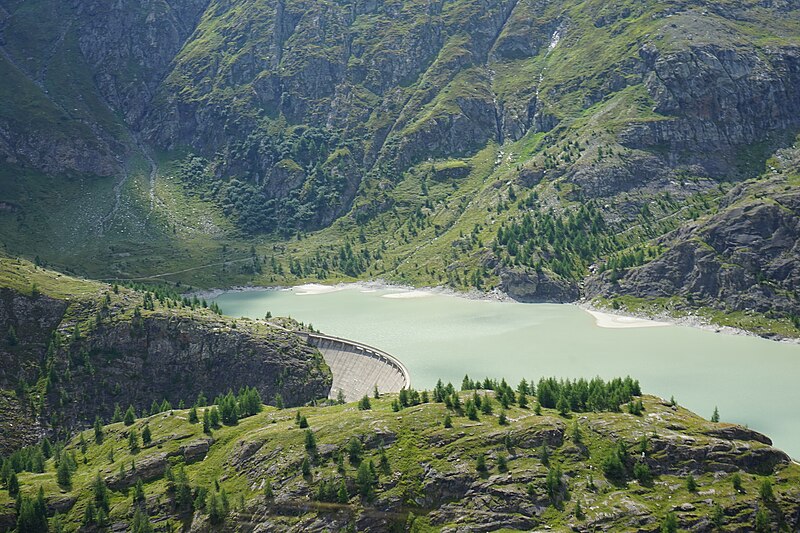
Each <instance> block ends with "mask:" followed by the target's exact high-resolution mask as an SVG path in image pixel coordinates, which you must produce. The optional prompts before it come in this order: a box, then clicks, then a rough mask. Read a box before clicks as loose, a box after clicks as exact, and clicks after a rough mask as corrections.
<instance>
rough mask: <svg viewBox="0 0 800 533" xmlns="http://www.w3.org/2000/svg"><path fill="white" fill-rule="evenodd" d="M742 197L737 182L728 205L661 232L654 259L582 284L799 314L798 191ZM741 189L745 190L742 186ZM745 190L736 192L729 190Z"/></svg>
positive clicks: (604, 291) (601, 290)
mask: <svg viewBox="0 0 800 533" xmlns="http://www.w3.org/2000/svg"><path fill="white" fill-rule="evenodd" d="M753 189H754V191H749V190H748V192H749V193H750V194H754V193H755V194H754V196H752V197H749V198H748V197H747V193H744V192H743V189H742V188H737V189H734V190H733V191H732V192H731V193H730V194H729V197H728V201H729V202H732V203H731V205H728V206H727V207H724V209H723V210H722V211H721V212H720V213H718V214H716V215H714V216H713V217H711V218H710V219H708V220H707V221H705V222H701V223H695V224H692V225H689V226H687V227H685V228H682V229H680V230H678V231H676V232H674V233H672V234H670V235H667V236H666V237H664V238H663V239H662V241H663V243H664V244H666V245H667V246H668V247H669V248H668V249H667V251H666V252H665V253H664V254H663V255H661V256H660V257H659V258H657V259H655V260H653V261H652V262H651V263H648V264H646V265H644V266H641V267H638V268H634V269H631V270H630V271H628V272H626V273H625V275H624V276H623V277H622V278H621V279H620V280H619V281H618V282H617V283H613V282H612V281H611V278H610V275H609V274H608V273H605V274H603V275H600V276H596V277H593V278H590V279H589V280H588V281H587V283H586V287H585V290H586V293H587V295H588V296H596V295H604V296H611V295H614V294H629V295H632V296H638V297H643V298H658V297H667V296H671V295H676V294H677V295H680V296H684V297H686V298H687V299H690V301H693V302H695V303H697V304H705V305H711V306H721V307H723V308H725V309H728V310H737V311H742V310H748V309H751V310H755V311H758V312H761V313H766V312H770V311H771V312H775V313H780V314H783V315H797V314H798V313H800V301H798V295H797V292H796V291H797V287H800V266H799V265H798V263H797V260H796V258H797V257H798V253H799V252H800V244H799V243H800V193H798V191H797V190H796V189H794V188H789V190H782V191H781V192H777V193H773V194H774V199H772V200H767V199H766V198H763V197H762V198H759V196H761V195H760V194H759V193H758V191H759V186H758V185H755V186H753ZM745 190H747V189H745ZM742 194H745V198H744V199H740V200H738V201H737V197H738V196H740V195H742Z"/></svg>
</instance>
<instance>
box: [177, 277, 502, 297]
mask: <svg viewBox="0 0 800 533" xmlns="http://www.w3.org/2000/svg"><path fill="white" fill-rule="evenodd" d="M348 289H357V290H359V291H360V292H365V293H370V292H377V291H391V292H389V293H388V294H384V295H383V296H382V297H384V298H390V299H398V300H401V299H407V298H424V297H427V296H434V295H442V296H453V297H456V298H465V299H467V300H485V301H491V302H514V301H515V300H514V299H512V298H509V297H508V296H507V295H506V294H505V293H503V292H502V291H492V292H488V293H487V292H481V291H477V290H475V289H472V290H470V291H467V292H459V291H455V290H453V289H451V288H449V287H414V286H412V285H398V284H396V283H390V282H388V281H384V280H380V279H378V280H371V281H354V282H347V283H345V282H342V283H336V284H333V285H325V284H322V283H305V284H303V285H291V286H284V285H279V286H273V287H257V286H252V285H248V286H237V287H230V288H228V289H209V290H204V291H197V292H194V293H192V294H193V295H195V296H197V297H198V298H205V299H206V300H211V299H213V298H216V297H218V296H219V295H221V294H223V293H226V292H251V291H293V292H295V293H296V294H297V295H299V296H307V295H315V294H327V293H331V292H337V291H343V290H348Z"/></svg>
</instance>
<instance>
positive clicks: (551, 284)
mask: <svg viewBox="0 0 800 533" xmlns="http://www.w3.org/2000/svg"><path fill="white" fill-rule="evenodd" d="M500 278H501V283H500V288H501V290H502V291H503V292H505V293H506V294H508V295H509V296H510V297H511V298H513V299H515V300H517V301H520V302H554V303H564V302H573V301H575V300H577V299H578V296H579V294H580V292H579V290H578V287H577V285H576V284H574V283H571V282H569V281H566V280H563V279H560V278H556V279H554V278H551V277H550V276H548V275H547V274H546V273H544V272H536V271H535V270H532V269H526V270H519V269H517V270H501V271H500Z"/></svg>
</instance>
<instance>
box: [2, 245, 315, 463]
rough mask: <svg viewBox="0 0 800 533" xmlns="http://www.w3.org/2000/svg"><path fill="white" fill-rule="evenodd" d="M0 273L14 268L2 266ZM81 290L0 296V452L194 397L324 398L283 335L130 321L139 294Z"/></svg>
mask: <svg viewBox="0 0 800 533" xmlns="http://www.w3.org/2000/svg"><path fill="white" fill-rule="evenodd" d="M2 268H3V271H4V272H5V273H7V272H8V271H9V269H14V268H15V266H14V265H13V264H12V262H11V261H8V260H3V265H2ZM19 268H26V267H25V264H22V265H21V266H20V267H19ZM35 276H36V277H35V278H34V279H37V278H42V277H48V278H49V277H51V276H52V274H51V273H46V272H45V271H41V270H40V271H38V272H36V273H35ZM86 285H87V286H88V287H89V288H91V289H94V290H96V292H95V293H94V294H93V295H78V296H77V297H75V296H73V297H68V298H64V297H51V296H48V295H47V294H36V295H31V294H23V293H20V292H19V291H18V290H15V289H14V288H8V287H6V288H2V289H0V331H3V332H7V331H9V328H10V327H11V326H13V327H14V329H15V331H16V335H17V339H18V341H17V343H16V344H14V345H9V342H8V341H7V340H6V339H4V342H3V343H2V344H0V362H1V363H2V364H0V389H4V393H3V404H4V406H5V407H7V409H4V413H3V416H4V418H5V419H6V422H7V423H4V424H0V443H2V446H0V451H7V450H8V449H9V448H15V447H17V446H19V445H21V444H26V443H27V444H29V443H31V442H34V441H36V440H38V438H40V437H41V436H42V435H43V434H44V433H45V432H52V431H57V432H58V434H65V433H68V432H69V431H71V430H73V429H76V428H83V427H87V426H89V425H91V424H92V423H93V422H94V418H95V416H98V415H99V416H100V417H101V418H102V419H104V420H109V419H110V418H111V416H112V414H113V411H114V406H115V405H117V404H118V405H119V406H121V408H122V409H123V411H124V410H125V409H126V408H127V406H128V405H133V406H134V407H135V408H136V410H137V412H141V411H142V410H144V409H149V408H150V406H151V404H152V402H153V401H154V400H156V401H158V402H159V403H160V402H161V401H162V400H164V399H166V400H168V401H169V402H170V403H171V404H172V405H173V406H177V405H178V404H179V403H180V402H181V401H183V402H184V403H186V404H187V405H190V404H192V403H194V401H195V399H196V398H197V397H198V395H199V394H200V393H203V394H204V395H205V396H206V397H207V398H209V399H210V400H211V399H213V398H214V397H216V396H217V395H220V394H223V395H224V394H225V393H227V392H228V391H229V390H233V391H234V392H235V391H238V390H239V389H240V388H241V387H246V386H248V387H255V388H256V389H258V391H259V393H260V394H261V397H262V399H263V400H264V402H266V403H274V400H275V396H276V394H280V395H281V397H282V399H283V401H284V402H285V403H286V404H287V405H300V404H304V403H306V402H308V401H311V400H314V399H316V398H320V397H323V398H324V397H326V396H327V395H328V391H329V389H330V385H331V375H330V370H329V369H328V367H327V365H325V363H324V360H323V359H322V356H321V355H320V354H319V352H318V351H317V350H316V349H315V348H313V347H311V346H309V345H307V344H306V343H305V342H303V341H302V340H301V339H300V338H299V337H298V336H296V335H294V334H292V333H290V332H288V331H285V330H281V329H278V328H274V327H270V326H267V325H266V324H263V323H256V322H251V321H247V320H240V321H236V322H237V323H234V322H235V321H233V320H231V319H227V318H222V317H218V316H216V315H214V314H213V313H211V312H210V311H208V310H189V309H187V308H182V309H168V308H166V307H163V306H161V305H159V306H157V307H156V309H155V310H152V311H147V310H142V311H140V312H141V317H140V318H139V317H136V316H135V315H134V314H133V312H134V307H138V306H141V305H142V295H141V294H140V293H136V292H133V291H130V290H127V289H122V290H121V291H120V294H119V295H113V293H111V291H110V288H109V287H108V286H102V285H100V284H97V285H93V284H89V283H86ZM93 292H94V291H93ZM104 294H110V295H113V297H112V300H111V301H112V303H111V304H110V306H108V307H103V306H102V304H101V303H100V302H101V298H103V295H104ZM98 316H100V317H101V318H100V319H98V318H97V317H98ZM76 328H78V330H80V334H79V335H78V336H76V333H75V331H76ZM53 339H55V341H54V342H51V340H53ZM48 350H49V352H48ZM23 382H24V383H25V389H22V388H21V386H20V383H23ZM15 390H16V391H17V392H16V393H12V392H10V391H15ZM6 393H8V394H6ZM33 413H35V414H33Z"/></svg>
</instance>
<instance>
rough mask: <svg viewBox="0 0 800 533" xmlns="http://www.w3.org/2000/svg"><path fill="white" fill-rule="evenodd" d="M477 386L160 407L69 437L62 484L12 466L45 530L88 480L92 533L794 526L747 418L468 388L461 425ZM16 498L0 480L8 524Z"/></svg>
mask: <svg viewBox="0 0 800 533" xmlns="http://www.w3.org/2000/svg"><path fill="white" fill-rule="evenodd" d="M475 394H476V393H475V392H474V391H462V392H461V393H459V397H460V400H461V402H462V408H461V409H457V408H448V407H446V406H445V404H443V403H437V402H433V401H431V402H429V403H419V404H417V405H410V406H409V407H406V408H402V409H401V410H400V411H399V412H398V411H395V410H394V408H393V404H396V403H397V402H398V396H397V395H384V396H382V397H381V398H380V399H374V398H373V399H370V404H371V409H369V410H362V409H360V408H359V407H358V406H357V404H355V403H352V404H344V405H332V406H325V407H304V408H302V409H300V410H299V411H296V410H294V409H291V410H290V409H285V410H278V409H275V408H272V407H267V408H265V409H264V410H263V411H262V412H260V413H258V414H255V415H253V416H249V417H247V418H242V419H240V420H239V421H238V423H237V424H236V425H232V426H228V425H223V426H220V427H219V428H216V429H210V430H209V431H208V432H207V433H204V432H203V423H202V418H203V417H202V411H203V408H200V417H199V418H200V422H198V423H191V422H190V421H189V420H188V418H189V416H190V413H189V412H188V411H187V410H170V411H168V412H163V413H159V414H156V415H153V416H150V417H147V418H143V419H137V420H135V422H134V423H133V424H132V425H130V426H127V425H125V424H123V423H116V424H111V425H108V426H105V427H104V428H103V429H102V434H103V437H102V442H101V443H97V442H96V441H95V436H94V435H95V434H94V432H93V431H91V430H89V431H85V432H83V434H81V435H76V436H75V437H73V438H72V439H71V440H70V441H69V442H68V443H67V444H66V447H65V448H64V451H63V452H60V453H61V458H60V460H61V461H68V460H69V459H68V457H74V459H75V460H76V463H77V466H76V469H75V471H74V473H73V474H72V475H71V483H70V484H69V485H66V484H62V486H59V484H58V483H57V479H56V472H55V470H56V468H55V465H54V460H55V459H48V460H47V461H46V462H45V463H44V472H43V473H38V474H34V473H28V472H21V473H20V474H19V475H18V481H19V482H20V485H21V489H20V491H21V494H22V495H23V496H25V497H30V498H35V495H36V492H37V491H38V490H39V487H42V488H43V490H44V495H45V501H46V505H47V508H48V509H49V514H50V515H52V514H53V511H54V510H55V509H58V512H59V514H58V518H53V517H51V518H50V522H51V525H52V524H54V522H55V521H59V522H60V523H61V524H62V527H63V530H64V531H72V530H76V529H78V528H79V525H80V524H81V522H82V521H84V517H85V516H87V514H86V508H87V506H89V505H94V504H95V501H96V500H95V489H94V488H93V486H94V485H95V484H96V483H97V481H96V480H97V479H100V480H104V481H103V484H104V485H105V486H107V487H109V488H108V489H107V490H108V497H107V501H108V512H107V513H104V517H102V520H103V521H104V522H103V523H105V524H108V525H107V526H100V527H99V530H105V528H106V527H110V526H111V525H112V524H115V525H114V527H115V528H116V527H118V526H120V527H122V525H123V524H130V523H131V520H132V519H133V518H132V517H133V515H134V512H135V511H136V510H137V509H139V510H141V512H142V513H144V514H145V515H146V516H149V520H150V521H151V522H152V523H153V527H154V528H155V529H156V530H158V531H186V530H190V529H191V530H192V531H195V530H203V531H205V530H224V531H233V530H241V531H253V530H261V529H259V528H263V527H265V526H269V527H270V528H276V529H293V530H298V531H299V530H305V531H308V530H311V531H318V530H319V531H321V530H329V529H331V528H332V529H350V530H364V529H380V530H397V531H401V530H411V531H438V530H440V529H452V528H454V527H455V528H480V529H483V528H491V529H504V530H516V529H525V530H528V529H532V528H537V527H547V528H548V529H550V528H552V529H553V530H556V531H568V530H577V531H597V530H601V531H620V530H628V529H641V530H645V531H655V530H657V529H659V528H660V527H662V526H663V525H664V524H667V523H669V522H671V521H673V520H674V522H673V523H674V524H675V527H676V528H677V527H679V528H681V529H684V528H686V529H692V530H712V529H715V528H716V529H715V530H719V531H734V530H736V531H741V530H743V529H746V530H754V529H758V530H762V531H778V530H781V531H782V530H786V531H789V530H793V529H794V528H795V527H797V519H798V518H797V517H798V514H797V513H798V504H800V492H798V487H800V469H798V467H797V465H796V464H793V463H790V462H789V460H788V458H786V456H785V455H783V454H782V453H780V452H777V451H775V450H773V449H772V448H770V447H769V446H767V445H766V444H763V442H764V441H765V439H764V437H763V436H760V435H758V434H757V433H754V432H752V431H749V430H746V429H745V428H742V427H738V426H732V425H730V424H725V423H712V422H708V421H705V420H703V419H701V418H699V417H698V416H696V415H694V414H693V413H691V412H688V411H686V410H685V409H683V408H681V407H678V406H673V405H671V404H670V403H669V402H665V401H663V400H660V399H658V398H654V397H651V396H642V397H641V398H640V399H641V407H642V408H643V411H642V412H641V414H630V413H628V412H570V411H569V409H565V410H564V414H560V413H559V411H558V410H556V409H549V408H544V409H541V411H540V412H541V414H537V412H536V411H537V408H536V407H535V405H536V403H535V402H536V399H535V398H534V397H530V396H529V397H528V400H529V401H530V402H529V404H528V406H526V407H520V406H519V405H515V404H511V405H509V406H508V408H507V409H503V408H502V407H501V405H500V402H499V401H498V399H497V393H495V392H493V391H479V392H478V393H477V394H478V396H479V397H480V398H482V399H483V401H484V402H485V401H487V400H486V399H487V398H489V401H490V402H492V404H493V412H492V413H491V414H485V413H484V412H481V411H479V412H478V414H477V415H476V416H475V417H474V420H473V419H470V418H468V416H465V413H464V410H463V409H464V408H466V411H467V412H469V409H470V407H469V405H467V404H468V402H471V401H472V400H473V398H474V395H475ZM431 398H433V395H431ZM451 398H452V397H449V398H448V399H451ZM424 399H425V398H423V400H424ZM638 400H639V399H638V398H634V400H633V403H638ZM417 401H419V399H417ZM409 403H411V404H413V403H415V402H413V401H412V402H409ZM622 407H623V411H627V407H626V406H625V405H623V406H622ZM633 411H634V412H636V409H634V410H633ZM298 413H299V415H298ZM298 416H301V417H304V418H305V420H306V421H307V423H308V429H302V428H299V427H298V423H297V420H296V419H297V417H298ZM501 417H505V421H504V422H501ZM447 418H449V419H450V420H451V425H452V427H445V420H446V419H447ZM301 425H303V424H301ZM145 428H149V431H150V433H151V439H152V440H151V442H150V443H149V444H142V443H141V441H139V449H138V450H135V451H131V449H130V447H129V435H130V433H131V432H136V434H137V435H138V438H139V439H140V438H141V435H142V433H143V432H144V431H145ZM309 435H312V437H309ZM309 439H311V440H309ZM354 441H357V444H353V442H354ZM84 442H85V444H83V443H84ZM58 453H59V452H56V454H58ZM350 455H353V457H352V459H351V458H350V457H349V456H350ZM479 458H483V462H484V464H485V468H481V467H480V466H479V462H480V461H481V459H479ZM304 463H306V464H305V466H304ZM362 465H363V466H362ZM645 465H646V466H645ZM304 468H305V469H307V470H306V473H305V474H304V473H303V470H304ZM370 469H372V472H373V474H374V475H375V479H374V481H371V482H370V481H369V480H370V479H372V474H370ZM365 472H366V473H365ZM138 479H141V480H142V481H143V483H142V484H141V485H140V486H139V487H138V488H137V487H135V484H136V483H137V480H138ZM342 487H344V488H342ZM142 494H143V496H142ZM223 495H224V496H223ZM13 502H14V499H13V498H12V497H10V496H9V495H8V493H7V492H6V491H5V490H3V491H2V492H0V507H2V508H4V509H5V515H4V516H3V523H4V524H5V527H7V528H8V527H13V525H12V524H13V521H14V518H13V517H14V510H13ZM223 502H224V503H223ZM101 506H102V505H101ZM193 509H194V510H193ZM93 516H94V517H95V518H94V519H93V520H96V517H97V513H96V512H95V513H94V515H93ZM140 518H141V517H140ZM259 524H260V525H259ZM84 527H85V528H87V529H91V528H92V527H95V526H84ZM667 530H670V531H674V530H676V529H667ZM141 531H144V530H141Z"/></svg>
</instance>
